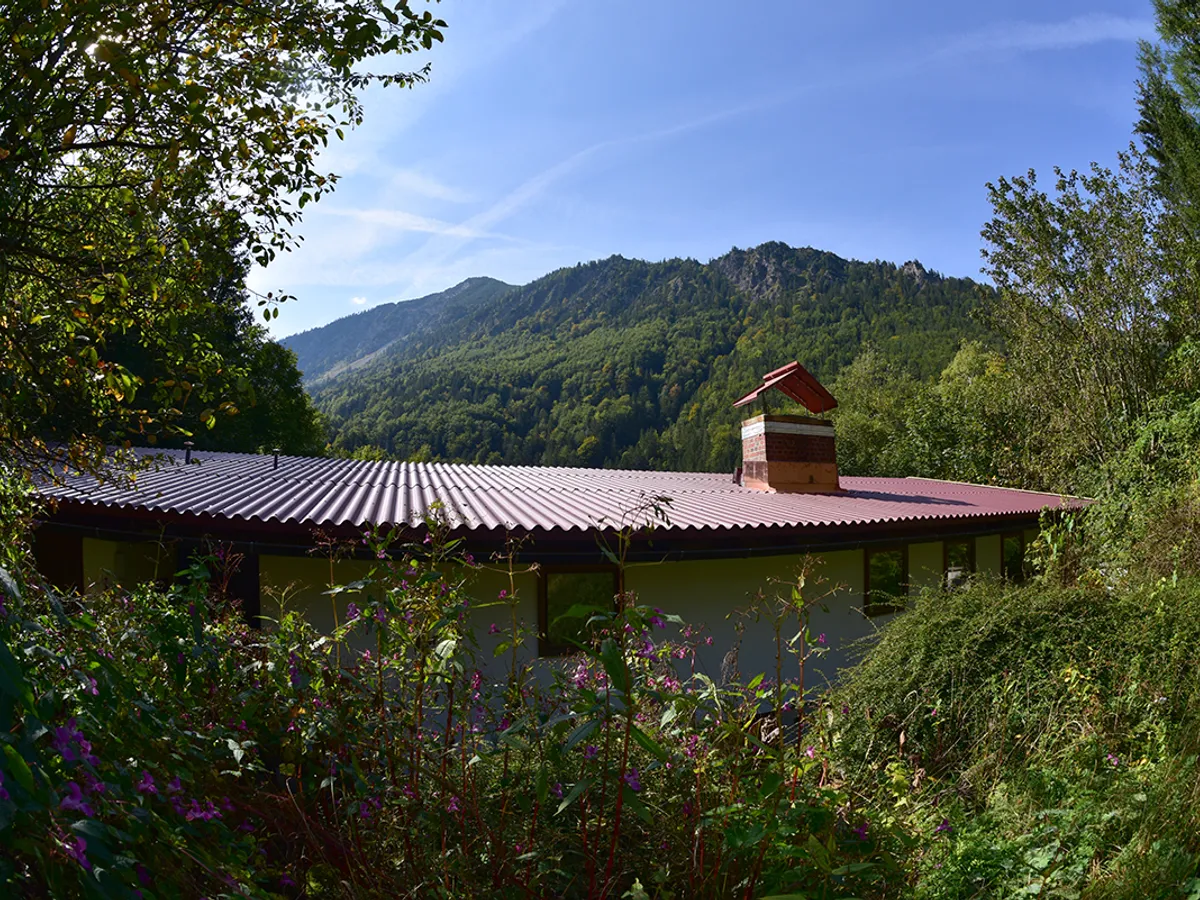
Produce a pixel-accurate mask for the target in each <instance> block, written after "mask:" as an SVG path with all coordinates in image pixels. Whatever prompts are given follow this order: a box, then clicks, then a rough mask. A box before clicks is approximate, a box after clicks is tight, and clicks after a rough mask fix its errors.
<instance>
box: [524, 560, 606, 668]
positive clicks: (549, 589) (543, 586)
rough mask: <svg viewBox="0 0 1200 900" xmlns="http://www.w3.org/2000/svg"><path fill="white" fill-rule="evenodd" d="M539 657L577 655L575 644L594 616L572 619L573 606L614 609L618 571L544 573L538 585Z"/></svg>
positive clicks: (580, 570) (603, 610)
mask: <svg viewBox="0 0 1200 900" xmlns="http://www.w3.org/2000/svg"><path fill="white" fill-rule="evenodd" d="M538 592H539V594H540V596H539V598H538V601H539V602H538V654H539V655H541V656H563V655H565V654H568V653H574V652H575V650H576V647H575V645H574V644H573V643H571V642H572V641H580V640H582V638H583V636H584V630H585V627H586V625H587V621H588V619H589V618H591V615H592V614H586V615H579V616H570V617H567V616H566V614H567V613H568V612H569V611H570V610H571V608H572V607H576V606H582V607H587V608H589V609H592V610H595V611H596V612H605V611H607V610H611V609H612V608H613V604H614V602H615V597H616V595H617V573H616V570H615V569H611V568H604V569H575V570H570V571H562V570H560V571H557V572H556V571H548V572H544V573H543V575H542V577H541V579H540V580H539V582H538Z"/></svg>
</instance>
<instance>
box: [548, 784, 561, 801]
mask: <svg viewBox="0 0 1200 900" xmlns="http://www.w3.org/2000/svg"><path fill="white" fill-rule="evenodd" d="M550 793H552V794H553V795H554V796H555V797H557V798H558V799H559V800H561V799H562V796H563V788H562V782H561V781H558V782H555V783H554V787H552V788H550Z"/></svg>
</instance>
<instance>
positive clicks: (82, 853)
mask: <svg viewBox="0 0 1200 900" xmlns="http://www.w3.org/2000/svg"><path fill="white" fill-rule="evenodd" d="M63 850H65V851H66V854H67V856H69V857H71V859H73V860H75V862H77V863H79V865H80V866H82V867H83V869H84V871H87V872H90V871H92V864H91V862H90V861H89V860H88V858H87V841H85V840H84V839H83V838H81V837H76V838H75V839H74V840H72V841H69V842H67V844H66V845H65V846H64V847H63Z"/></svg>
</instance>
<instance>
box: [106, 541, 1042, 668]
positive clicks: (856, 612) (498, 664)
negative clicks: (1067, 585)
mask: <svg viewBox="0 0 1200 900" xmlns="http://www.w3.org/2000/svg"><path fill="white" fill-rule="evenodd" d="M1034 534H1036V532H1034ZM1027 540H1029V536H1028V535H1027ZM83 554H84V576H85V580H86V581H87V582H88V583H99V584H105V583H120V584H127V585H128V584H132V583H135V582H137V581H148V580H151V579H153V578H155V577H158V578H167V577H170V575H171V574H173V572H174V571H175V561H174V558H173V551H171V552H170V553H165V552H164V550H163V548H161V547H159V545H157V544H155V543H154V542H142V543H126V542H114V541H104V540H97V539H93V538H85V539H84V541H83ZM975 559H976V568H977V569H978V571H980V572H981V573H987V574H990V575H997V574H999V572H1000V568H1001V538H1000V536H999V535H987V536H984V537H980V538H977V539H976V545H975ZM806 564H807V565H808V566H809V570H808V577H807V579H806V581H805V585H804V594H805V596H806V597H807V598H810V599H812V600H814V601H817V602H816V604H815V605H814V606H813V607H812V610H811V619H810V624H809V628H810V631H811V633H812V634H813V635H814V636H816V635H819V634H824V635H825V636H826V640H827V644H826V646H827V647H828V652H827V653H826V655H825V656H824V657H823V658H821V659H820V660H816V661H813V662H812V663H811V664H810V668H809V671H808V673H807V674H806V678H807V681H808V684H810V685H812V684H821V683H822V682H823V681H824V680H825V679H830V678H833V677H835V676H836V674H837V671H838V670H839V669H841V668H844V667H845V666H847V665H849V664H850V663H852V662H853V661H854V659H855V655H856V648H855V642H856V641H858V640H859V639H861V638H863V637H866V636H868V635H871V634H873V633H874V632H875V631H876V630H877V629H878V628H879V627H880V626H881V625H883V624H884V623H886V622H887V621H888V620H889V619H890V618H891V616H890V615H885V616H876V617H873V618H868V617H866V616H864V615H863V613H862V604H863V587H864V585H863V582H864V551H863V550H861V549H859V550H838V551H832V552H826V553H822V554H818V555H814V556H812V557H805V556H804V555H801V554H797V555H791V556H765V557H751V558H743V559H725V560H690V561H683V562H664V563H651V564H647V563H637V564H633V565H631V566H630V567H629V568H628V570H627V573H626V586H627V588H628V589H629V590H631V591H633V592H635V593H636V594H637V597H638V601H639V602H640V603H643V604H646V605H649V606H655V607H660V608H661V609H663V610H664V611H666V612H668V613H674V614H676V615H679V616H680V617H681V618H682V619H683V620H684V621H685V622H687V623H689V624H691V625H693V626H696V627H697V629H702V630H700V631H699V634H700V636H701V641H703V638H704V637H711V638H712V644H711V646H709V645H704V644H702V646H701V648H700V651H699V653H698V657H697V660H696V667H697V671H700V672H703V673H705V674H707V675H708V676H709V677H711V678H713V679H715V680H719V679H720V677H721V670H722V661H723V659H724V658H725V656H726V654H727V653H729V652H730V651H731V650H733V649H734V648H735V647H736V648H737V649H738V667H739V669H740V671H741V673H742V675H743V676H745V677H747V678H748V677H751V676H753V675H754V674H757V673H758V672H760V671H765V672H773V671H774V666H775V638H774V632H773V628H772V624H771V621H770V618H771V616H770V614H762V613H760V614H757V615H756V613H755V610H754V607H755V598H756V596H758V595H759V594H760V592H761V594H762V595H763V596H764V597H766V598H770V597H771V596H773V595H775V594H779V595H780V596H784V597H787V596H789V593H790V584H794V583H796V581H797V578H798V577H799V575H800V573H801V571H802V570H803V569H804V567H805V565H806ZM942 564H943V545H942V543H941V542H940V541H935V542H925V543H916V544H910V545H908V571H909V591H910V594H911V595H912V596H918V595H919V594H920V593H921V592H922V591H924V590H926V589H936V588H937V587H938V586H940V584H941V581H942V577H943V576H942ZM370 565H371V564H370V563H368V562H365V561H356V560H352V561H347V560H343V561H340V562H338V563H336V564H335V566H334V570H333V573H332V578H333V580H334V581H335V582H336V583H338V584H348V583H350V582H353V581H357V580H359V579H362V578H363V577H365V576H366V574H367V572H368V570H369V568H370ZM259 572H260V584H261V587H262V614H263V615H264V616H265V617H267V618H269V619H275V618H277V617H278V616H279V614H280V610H281V603H282V605H283V607H284V608H287V609H292V610H298V611H303V612H304V614H305V615H306V616H307V617H308V618H309V620H310V621H311V622H312V623H313V624H314V625H315V626H316V627H317V628H318V629H320V630H322V631H328V630H331V629H332V628H333V624H334V606H335V603H336V606H337V617H338V620H339V621H344V620H345V610H346V604H347V603H349V602H351V601H353V602H355V603H356V604H358V605H359V606H360V607H363V606H365V605H366V604H367V603H368V602H369V599H370V593H371V590H370V588H367V589H366V590H365V591H363V592H361V593H358V594H352V593H343V594H341V595H339V596H338V597H337V598H336V600H335V598H333V597H331V596H329V595H328V594H327V593H326V591H328V589H329V582H330V577H331V574H330V567H329V562H328V560H326V559H320V558H313V557H304V556H270V555H263V556H261V557H260V563H259ZM472 579H473V583H472V587H471V589H470V591H471V594H472V596H473V598H474V599H473V601H472V609H471V613H470V621H471V623H472V624H473V626H474V630H475V635H476V638H477V640H478V642H479V647H480V653H479V657H480V661H481V664H483V665H485V666H487V667H489V668H492V669H499V668H502V667H504V666H506V665H507V664H508V659H509V658H508V656H507V655H504V656H502V657H500V658H495V657H494V653H493V651H494V649H495V648H496V646H497V645H498V644H499V643H500V641H501V640H503V639H506V637H507V633H508V632H509V631H510V629H511V626H510V620H511V617H512V615H513V614H514V613H515V615H516V618H517V620H518V624H519V626H520V627H523V628H525V629H527V630H528V632H529V635H530V637H529V640H528V642H527V644H526V646H525V648H524V651H523V653H522V655H523V656H524V657H525V658H529V657H532V656H534V655H536V651H537V645H536V640H535V639H534V637H533V635H534V633H535V632H536V628H537V599H538V576H537V575H536V574H535V573H533V572H531V571H529V570H525V571H521V572H518V573H517V574H516V575H515V576H514V578H513V580H512V581H510V577H509V574H508V573H507V572H505V571H501V570H497V569H488V568H485V569H482V570H479V571H477V572H475V573H474V574H473V575H472ZM514 586H515V594H512V596H510V597H509V598H508V599H506V600H504V601H501V600H499V599H498V594H499V593H500V591H502V590H504V591H509V592H512V590H513V587H514ZM514 598H515V599H514ZM493 622H494V623H496V624H497V625H498V626H499V628H500V630H501V634H498V635H491V634H489V633H488V632H489V626H490V625H491V624H492V623H493ZM739 626H740V628H741V634H740V637H739ZM796 630H797V624H796V621H795V619H791V620H789V621H788V622H787V623H786V624H785V625H784V628H783V637H784V638H785V639H790V638H791V637H792V636H793V635H795V633H796ZM786 660H787V661H786V665H787V666H788V671H787V677H795V675H796V666H795V663H794V661H793V660H792V659H791V658H790V657H786Z"/></svg>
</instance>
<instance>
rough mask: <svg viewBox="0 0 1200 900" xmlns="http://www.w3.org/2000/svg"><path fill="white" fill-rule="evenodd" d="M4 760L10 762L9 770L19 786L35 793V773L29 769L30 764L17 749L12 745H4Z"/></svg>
mask: <svg viewBox="0 0 1200 900" xmlns="http://www.w3.org/2000/svg"><path fill="white" fill-rule="evenodd" d="M4 758H5V759H6V760H8V770H9V772H10V773H11V774H12V777H13V778H15V779H17V784H19V785H20V786H21V787H23V788H25V790H27V791H29V793H31V794H32V793H33V791H34V784H33V772H32V771H31V770H30V768H29V764H28V763H27V762H25V759H24V757H22V756H21V754H20V753H18V752H17V748H16V747H14V746H12V745H11V744H5V745H4Z"/></svg>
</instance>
